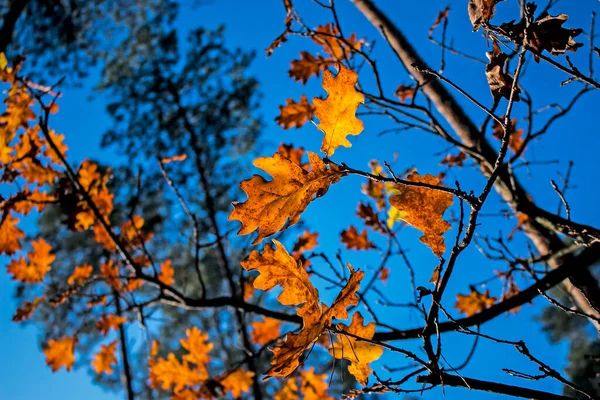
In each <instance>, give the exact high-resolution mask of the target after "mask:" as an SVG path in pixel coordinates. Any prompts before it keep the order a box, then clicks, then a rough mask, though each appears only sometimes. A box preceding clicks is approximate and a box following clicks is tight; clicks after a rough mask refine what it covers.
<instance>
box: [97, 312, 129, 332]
mask: <svg viewBox="0 0 600 400" xmlns="http://www.w3.org/2000/svg"><path fill="white" fill-rule="evenodd" d="M126 321H127V318H125V317H119V316H117V315H114V314H108V315H103V316H102V317H100V321H98V322H96V329H98V330H99V331H100V333H101V334H102V336H106V335H108V332H110V330H111V329H113V330H115V331H116V330H117V329H118V328H119V326H121V325H122V324H124V323H125V322H126Z"/></svg>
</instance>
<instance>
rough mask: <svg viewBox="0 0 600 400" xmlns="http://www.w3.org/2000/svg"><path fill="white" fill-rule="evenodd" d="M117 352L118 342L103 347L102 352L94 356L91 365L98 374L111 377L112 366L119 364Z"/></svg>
mask: <svg viewBox="0 0 600 400" xmlns="http://www.w3.org/2000/svg"><path fill="white" fill-rule="evenodd" d="M116 351H117V340H115V341H113V342H111V343H110V344H107V345H102V346H101V350H100V351H99V352H98V353H96V354H95V355H94V359H93V360H92V363H91V364H92V367H94V370H95V371H96V373H97V374H108V375H110V374H112V373H113V369H112V366H113V364H114V365H116V364H117V357H116V356H115V352H116Z"/></svg>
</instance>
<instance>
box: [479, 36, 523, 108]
mask: <svg viewBox="0 0 600 400" xmlns="http://www.w3.org/2000/svg"><path fill="white" fill-rule="evenodd" d="M492 46H493V49H492V51H491V52H488V53H486V55H487V57H488V59H489V60H490V62H489V63H488V65H487V66H486V67H485V76H486V78H487V81H488V85H489V87H490V91H491V92H492V97H493V98H494V101H498V100H500V98H501V97H504V98H505V99H510V95H511V92H512V86H513V78H512V76H510V75H509V74H508V73H506V71H505V69H506V68H505V64H506V60H507V58H508V56H507V55H506V54H505V53H503V52H502V51H500V47H499V46H498V43H496V41H495V40H494V41H492ZM520 93H521V89H519V87H518V86H517V87H516V88H515V93H514V95H513V100H514V101H519V100H521V97H520Z"/></svg>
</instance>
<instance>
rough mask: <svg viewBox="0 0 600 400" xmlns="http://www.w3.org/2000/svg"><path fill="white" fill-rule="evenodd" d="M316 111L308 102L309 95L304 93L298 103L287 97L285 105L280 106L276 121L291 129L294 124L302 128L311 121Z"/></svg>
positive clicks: (284, 127)
mask: <svg viewBox="0 0 600 400" xmlns="http://www.w3.org/2000/svg"><path fill="white" fill-rule="evenodd" d="M314 112H315V109H314V107H313V106H312V105H311V104H310V103H309V102H308V97H306V95H302V97H300V101H299V102H298V103H296V102H295V101H294V100H292V99H287V104H286V105H285V106H279V116H278V117H277V118H275V121H276V122H277V124H278V125H281V126H282V127H283V129H290V128H291V127H294V126H295V127H296V128H300V127H302V126H303V125H304V124H306V123H307V122H308V121H310V119H311V118H312V115H313V113H314Z"/></svg>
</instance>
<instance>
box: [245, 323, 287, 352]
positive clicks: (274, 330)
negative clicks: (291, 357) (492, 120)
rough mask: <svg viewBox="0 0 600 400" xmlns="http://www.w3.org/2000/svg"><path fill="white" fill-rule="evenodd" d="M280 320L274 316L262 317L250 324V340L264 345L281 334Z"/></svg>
mask: <svg viewBox="0 0 600 400" xmlns="http://www.w3.org/2000/svg"><path fill="white" fill-rule="evenodd" d="M280 329H281V321H279V320H277V319H274V318H264V319H263V320H262V321H255V322H254V323H253V324H252V331H251V332H250V340H252V343H254V344H258V345H261V346H262V345H265V344H267V343H269V342H271V341H273V340H275V339H277V338H278V337H279V336H281V332H280Z"/></svg>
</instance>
